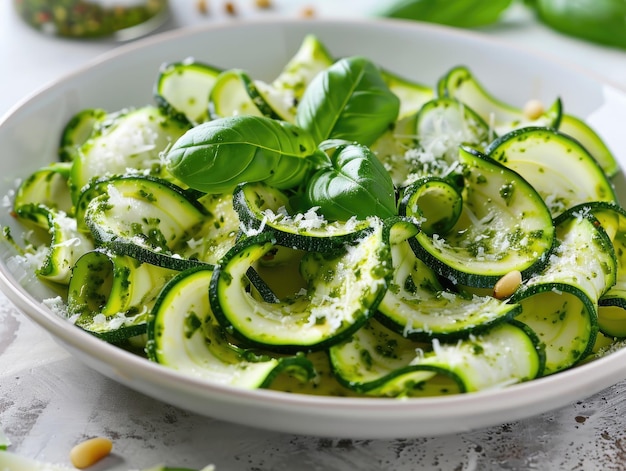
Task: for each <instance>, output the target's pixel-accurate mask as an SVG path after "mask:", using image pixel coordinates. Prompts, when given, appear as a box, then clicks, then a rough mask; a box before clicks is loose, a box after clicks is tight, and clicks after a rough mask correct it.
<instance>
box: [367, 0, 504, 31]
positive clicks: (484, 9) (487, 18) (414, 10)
mask: <svg viewBox="0 0 626 471" xmlns="http://www.w3.org/2000/svg"><path fill="white" fill-rule="evenodd" d="M511 3H512V0H396V1H393V2H387V3H386V4H385V6H384V7H383V8H382V9H381V10H380V11H377V12H375V15H377V16H384V17H389V18H403V19H407V20H417V21H427V22H430V23H439V24H444V25H449V26H457V27H460V28H475V27H478V26H485V25H489V24H492V23H495V22H496V21H497V20H498V19H499V17H500V15H501V13H502V12H503V11H504V10H506V9H507V8H508V7H509V6H510V5H511Z"/></svg>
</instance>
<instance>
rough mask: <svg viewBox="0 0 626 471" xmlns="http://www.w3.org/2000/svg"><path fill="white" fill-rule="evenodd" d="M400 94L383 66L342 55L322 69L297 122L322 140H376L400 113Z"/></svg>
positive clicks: (298, 111) (303, 98)
mask: <svg viewBox="0 0 626 471" xmlns="http://www.w3.org/2000/svg"><path fill="white" fill-rule="evenodd" d="M399 111H400V100H399V98H398V97H397V96H396V95H395V94H394V93H393V92H392V91H391V90H389V87H388V86H387V84H386V83H385V80H384V79H383V77H382V75H381V72H380V70H379V68H378V67H377V66H376V65H374V64H373V63H372V62H370V61H369V60H368V59H365V58H363V57H359V56H355V57H348V58H345V59H341V60H339V61H337V62H335V63H334V64H333V65H331V66H330V67H328V68H327V69H325V70H323V71H322V72H319V73H318V74H317V75H316V76H315V78H314V79H313V80H312V81H311V83H310V84H309V86H308V87H307V89H306V90H305V92H304V95H303V96H302V100H301V101H300V103H299V104H298V109H297V111H296V121H295V122H296V124H297V125H298V126H300V127H302V128H303V129H306V130H307V131H309V132H310V133H311V134H312V135H313V137H314V138H315V140H316V141H317V142H318V143H319V142H322V141H324V140H326V139H344V140H346V141H349V142H358V143H361V144H364V145H370V144H372V143H373V142H374V141H375V140H376V138H378V137H379V136H380V135H381V134H383V133H384V132H385V131H386V130H387V129H388V128H389V126H391V125H392V124H393V123H394V122H395V120H396V119H397V117H398V112H399Z"/></svg>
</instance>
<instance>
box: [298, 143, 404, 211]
mask: <svg viewBox="0 0 626 471" xmlns="http://www.w3.org/2000/svg"><path fill="white" fill-rule="evenodd" d="M331 164H332V165H331V166H329V167H325V168H321V169H319V170H317V171H316V172H315V173H314V174H313V176H312V177H311V178H310V179H309V180H308V182H307V185H306V189H305V191H306V199H307V200H308V204H309V205H310V206H319V208H320V209H319V212H320V213H321V214H323V215H324V217H326V218H327V219H331V220H337V221H346V220H348V219H350V218H351V217H352V216H356V217H357V219H365V218H367V217H368V216H379V217H381V218H387V217H389V216H393V215H395V214H397V211H396V198H395V189H394V186H393V182H392V181H391V177H390V175H389V172H387V170H385V168H384V167H383V165H382V163H381V162H380V161H379V160H378V158H377V157H376V155H375V154H374V153H373V152H372V151H371V150H369V149H368V148H367V147H365V146H362V145H358V144H350V145H346V146H342V147H339V148H337V149H336V150H335V152H334V153H333V155H332V156H331Z"/></svg>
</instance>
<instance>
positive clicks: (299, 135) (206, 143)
mask: <svg viewBox="0 0 626 471" xmlns="http://www.w3.org/2000/svg"><path fill="white" fill-rule="evenodd" d="M316 146H317V143H316V142H315V141H314V140H313V137H312V136H311V135H310V134H309V133H308V132H306V131H303V130H302V129H300V128H299V127H297V126H294V125H292V124H289V123H286V122H283V121H278V120H274V119H271V118H266V117H261V116H250V115H240V116H233V117H228V118H220V119H216V120H213V121H208V122H206V123H203V124H200V125H198V126H195V127H194V128H192V129H190V130H189V131H187V132H186V133H185V134H184V135H183V136H182V137H181V138H180V139H178V141H176V142H175V143H174V145H173V146H172V148H171V149H170V151H169V152H168V153H167V155H166V156H165V165H166V167H167V170H168V171H169V172H170V173H171V174H172V175H174V176H175V177H176V178H178V179H179V180H181V181H182V182H183V183H185V184H187V185H189V187H191V188H194V189H196V190H200V191H203V192H205V193H224V192H227V191H232V190H233V188H235V186H237V185H238V184H239V183H243V182H259V181H264V182H266V183H267V184H269V185H272V186H275V187H276V188H281V189H285V188H291V187H293V186H296V185H298V184H299V183H300V182H301V181H302V180H303V178H304V176H305V175H306V173H307V171H308V170H309V167H310V165H311V160H310V159H307V157H309V156H311V155H313V154H314V153H315V152H316V148H317V147H316Z"/></svg>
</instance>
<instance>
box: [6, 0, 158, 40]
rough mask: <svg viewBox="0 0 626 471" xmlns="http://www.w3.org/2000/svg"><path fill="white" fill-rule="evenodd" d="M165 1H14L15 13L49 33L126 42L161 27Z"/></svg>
mask: <svg viewBox="0 0 626 471" xmlns="http://www.w3.org/2000/svg"><path fill="white" fill-rule="evenodd" d="M167 3H168V1H167V0H14V5H15V8H16V10H17V12H18V14H19V15H20V16H21V17H22V18H23V19H24V20H25V21H26V22H27V23H28V24H29V25H31V26H33V27H34V28H36V29H38V30H40V31H42V32H44V33H48V34H55V35H58V36H64V37H74V38H99V37H106V36H115V37H116V39H121V40H126V39H132V38H135V37H138V36H142V35H144V34H147V33H148V32H150V31H153V30H154V29H156V28H158V27H159V26H161V25H162V24H163V23H164V22H165V20H166V19H167V16H168V5H167Z"/></svg>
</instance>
